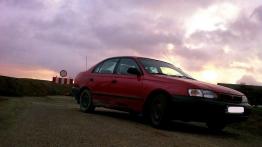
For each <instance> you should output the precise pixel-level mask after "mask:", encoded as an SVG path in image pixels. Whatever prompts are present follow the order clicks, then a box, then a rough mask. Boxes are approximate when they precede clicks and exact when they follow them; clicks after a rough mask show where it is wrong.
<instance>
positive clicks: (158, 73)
mask: <svg viewBox="0 0 262 147" xmlns="http://www.w3.org/2000/svg"><path fill="white" fill-rule="evenodd" d="M152 74H155V75H165V76H168V74H164V73H160V72H157V73H152Z"/></svg>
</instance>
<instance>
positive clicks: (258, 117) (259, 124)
mask: <svg viewBox="0 0 262 147" xmlns="http://www.w3.org/2000/svg"><path fill="white" fill-rule="evenodd" d="M230 127H231V128H233V129H237V130H241V131H244V132H248V133H251V134H254V135H259V136H262V108H253V110H252V113H251V115H250V116H249V118H248V120H247V121H245V122H241V123H238V124H231V125H230Z"/></svg>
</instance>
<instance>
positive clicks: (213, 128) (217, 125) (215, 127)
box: [207, 121, 226, 132]
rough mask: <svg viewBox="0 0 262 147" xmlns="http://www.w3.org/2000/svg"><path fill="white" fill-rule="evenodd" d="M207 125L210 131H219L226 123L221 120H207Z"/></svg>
mask: <svg viewBox="0 0 262 147" xmlns="http://www.w3.org/2000/svg"><path fill="white" fill-rule="evenodd" d="M207 127H208V129H210V130H211V131H215V132H221V131H222V130H223V129H224V128H225V127H226V124H225V123H223V122H215V121H211V122H207Z"/></svg>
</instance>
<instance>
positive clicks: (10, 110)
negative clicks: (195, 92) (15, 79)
mask: <svg viewBox="0 0 262 147" xmlns="http://www.w3.org/2000/svg"><path fill="white" fill-rule="evenodd" d="M0 146H1V147H12V146H23V147H30V146H34V147H41V146H59V147H62V146H63V147H64V146H76V147H77V146H121V147H122V146H135V147H136V146H183V147H184V146H208V147H212V146H223V147H224V146H230V147H234V146H236V147H239V146H262V137H261V136H259V135H255V134H252V133H248V132H246V131H242V130H239V129H236V128H230V127H229V128H226V129H225V131H224V132H222V133H212V132H210V131H208V129H207V128H206V127H205V126H204V125H201V124H192V123H182V122H173V123H171V124H170V127H169V128H168V129H166V130H158V129H154V128H152V127H151V126H149V125H147V124H146V123H145V122H144V121H143V119H141V118H139V117H136V118H131V117H130V116H129V115H128V114H127V113H123V112H118V111H111V110H106V109H97V110H96V112H95V113H94V114H85V113H81V112H80V111H79V109H78V105H76V104H75V102H74V101H73V98H72V97H63V96H57V97H23V98H7V97H0Z"/></svg>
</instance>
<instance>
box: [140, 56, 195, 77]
mask: <svg viewBox="0 0 262 147" xmlns="http://www.w3.org/2000/svg"><path fill="white" fill-rule="evenodd" d="M139 60H140V62H141V63H142V65H143V67H144V69H145V70H146V71H147V72H148V73H150V74H161V75H167V76H174V77H182V78H188V79H193V78H192V77H191V76H190V75H188V74H186V73H185V72H183V71H182V70H181V69H180V68H178V67H175V66H174V65H172V64H170V63H166V62H163V61H158V60H153V59H147V58H139Z"/></svg>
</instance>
